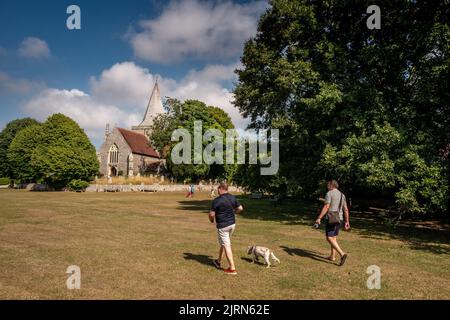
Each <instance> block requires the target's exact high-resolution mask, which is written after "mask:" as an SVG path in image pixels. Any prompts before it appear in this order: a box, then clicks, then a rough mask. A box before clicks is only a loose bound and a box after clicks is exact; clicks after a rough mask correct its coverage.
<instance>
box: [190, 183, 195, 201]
mask: <svg viewBox="0 0 450 320" xmlns="http://www.w3.org/2000/svg"><path fill="white" fill-rule="evenodd" d="M194 193H195V185H193V184H191V196H190V197H191V198H192V197H193V196H194Z"/></svg>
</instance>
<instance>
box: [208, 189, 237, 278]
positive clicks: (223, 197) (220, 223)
mask: <svg viewBox="0 0 450 320" xmlns="http://www.w3.org/2000/svg"><path fill="white" fill-rule="evenodd" d="M217 190H218V192H219V196H218V197H217V198H216V199H214V201H213V203H212V205H211V210H210V211H209V221H211V223H214V220H215V222H216V227H217V235H218V240H219V246H220V249H219V258H218V259H215V260H214V261H213V262H214V265H215V266H216V268H218V269H220V268H221V266H220V264H221V261H222V258H223V254H224V252H225V256H226V257H227V260H228V263H229V268H228V269H225V270H224V272H225V273H226V274H232V275H236V274H237V272H236V267H235V265H234V260H233V252H232V250H231V235H232V234H233V232H234V229H235V227H236V217H235V214H236V213H239V212H241V211H242V210H244V209H243V208H242V205H241V204H240V203H239V202H238V201H237V199H236V197H235V196H233V195H231V194H229V193H228V185H227V184H226V183H221V184H220V185H219V187H218V189H217Z"/></svg>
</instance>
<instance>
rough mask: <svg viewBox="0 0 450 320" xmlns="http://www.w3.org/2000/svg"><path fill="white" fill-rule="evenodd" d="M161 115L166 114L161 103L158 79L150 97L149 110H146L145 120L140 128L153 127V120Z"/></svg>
mask: <svg viewBox="0 0 450 320" xmlns="http://www.w3.org/2000/svg"><path fill="white" fill-rule="evenodd" d="M161 113H164V108H163V104H162V101H161V94H160V93H159V85H158V79H156V81H155V86H154V87H153V91H152V95H151V96H150V100H149V101H148V105H147V109H146V110H145V114H144V120H142V122H141V123H140V124H139V127H148V126H151V125H152V123H153V119H154V118H155V117H156V116H157V115H159V114H161Z"/></svg>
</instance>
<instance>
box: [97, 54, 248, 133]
mask: <svg viewBox="0 0 450 320" xmlns="http://www.w3.org/2000/svg"><path fill="white" fill-rule="evenodd" d="M237 66H238V65H237V64H230V65H208V66H206V67H205V68H203V69H201V70H191V71H190V72H188V74H187V75H186V76H185V77H184V78H182V79H181V80H179V81H176V80H174V79H171V78H164V77H159V80H158V81H159V85H160V89H161V94H162V96H163V97H171V98H176V99H179V100H186V99H198V100H201V101H203V102H205V103H206V104H208V105H213V106H217V107H220V108H222V109H223V110H225V111H226V112H227V113H228V114H229V115H230V117H231V119H232V120H233V123H234V124H235V126H237V127H240V128H245V127H246V125H247V124H248V121H247V120H244V119H243V118H242V116H241V115H240V114H239V112H238V110H237V109H236V108H235V107H234V106H233V105H232V104H231V101H232V99H233V94H232V92H231V91H230V90H229V89H227V88H226V87H225V86H224V83H228V84H231V82H232V81H234V80H236V75H235V74H234V70H235V69H236V68H237ZM155 77H156V75H154V74H151V73H150V71H149V70H148V69H145V68H142V67H140V66H138V65H136V64H134V63H132V62H122V63H117V64H115V65H113V66H112V67H111V68H109V69H107V70H104V71H103V72H102V74H101V75H100V77H98V78H95V77H92V78H91V87H92V96H93V97H94V98H95V99H97V100H100V101H103V102H107V103H114V104H115V105H120V106H122V107H126V108H127V109H130V110H134V111H137V112H139V113H140V114H143V113H144V111H145V108H146V107H147V103H148V99H149V97H150V93H151V90H152V88H153V84H154V81H155Z"/></svg>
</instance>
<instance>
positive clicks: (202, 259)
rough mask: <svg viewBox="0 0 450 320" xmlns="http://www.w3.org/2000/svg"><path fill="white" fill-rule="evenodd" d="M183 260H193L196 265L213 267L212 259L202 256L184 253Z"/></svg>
mask: <svg viewBox="0 0 450 320" xmlns="http://www.w3.org/2000/svg"><path fill="white" fill-rule="evenodd" d="M184 259H186V260H194V261H197V262H198V263H201V264H204V265H207V266H214V263H213V258H212V257H211V256H206V255H204V254H193V253H189V252H185V253H184Z"/></svg>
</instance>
